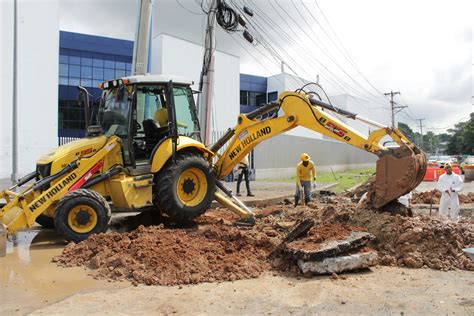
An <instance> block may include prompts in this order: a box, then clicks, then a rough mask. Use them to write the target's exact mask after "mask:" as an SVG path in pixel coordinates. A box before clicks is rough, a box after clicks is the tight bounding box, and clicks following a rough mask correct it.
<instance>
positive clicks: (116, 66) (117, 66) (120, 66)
mask: <svg viewBox="0 0 474 316" xmlns="http://www.w3.org/2000/svg"><path fill="white" fill-rule="evenodd" d="M115 68H116V69H121V70H125V63H123V62H120V61H116V62H115Z"/></svg>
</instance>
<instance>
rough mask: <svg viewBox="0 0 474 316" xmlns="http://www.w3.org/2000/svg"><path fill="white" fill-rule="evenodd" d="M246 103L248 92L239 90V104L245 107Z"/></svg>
mask: <svg viewBox="0 0 474 316" xmlns="http://www.w3.org/2000/svg"><path fill="white" fill-rule="evenodd" d="M248 102H249V101H248V92H247V91H242V90H240V104H243V105H247V104H248Z"/></svg>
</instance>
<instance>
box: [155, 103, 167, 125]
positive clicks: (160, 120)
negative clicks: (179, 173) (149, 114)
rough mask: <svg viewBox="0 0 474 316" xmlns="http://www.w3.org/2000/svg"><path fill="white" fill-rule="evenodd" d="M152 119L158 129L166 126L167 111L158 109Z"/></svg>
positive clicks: (163, 108)
mask: <svg viewBox="0 0 474 316" xmlns="http://www.w3.org/2000/svg"><path fill="white" fill-rule="evenodd" d="M153 119H154V120H155V122H156V123H157V124H158V126H159V127H165V126H168V110H167V109H166V107H164V106H162V107H160V108H158V109H157V110H156V112H155V115H154V117H153Z"/></svg>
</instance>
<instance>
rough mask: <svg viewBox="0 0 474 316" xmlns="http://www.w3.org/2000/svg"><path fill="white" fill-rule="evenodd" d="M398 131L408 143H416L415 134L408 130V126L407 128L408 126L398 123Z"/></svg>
mask: <svg viewBox="0 0 474 316" xmlns="http://www.w3.org/2000/svg"><path fill="white" fill-rule="evenodd" d="M398 129H399V130H400V132H402V133H403V135H405V136H406V137H407V138H408V139H409V140H410V141H412V142H416V140H417V139H416V138H415V133H414V132H413V130H412V129H411V128H410V126H408V125H407V124H405V123H402V122H398Z"/></svg>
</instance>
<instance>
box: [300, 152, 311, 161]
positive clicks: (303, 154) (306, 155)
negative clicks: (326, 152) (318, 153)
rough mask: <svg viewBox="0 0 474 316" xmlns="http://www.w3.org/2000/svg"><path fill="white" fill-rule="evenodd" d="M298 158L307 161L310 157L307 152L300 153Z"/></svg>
mask: <svg viewBox="0 0 474 316" xmlns="http://www.w3.org/2000/svg"><path fill="white" fill-rule="evenodd" d="M300 158H301V160H302V161H308V160H310V159H311V157H310V156H309V155H308V154H307V153H302V154H301V156H300Z"/></svg>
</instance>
